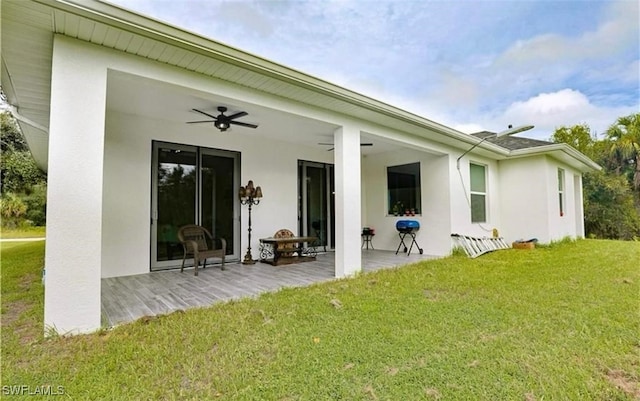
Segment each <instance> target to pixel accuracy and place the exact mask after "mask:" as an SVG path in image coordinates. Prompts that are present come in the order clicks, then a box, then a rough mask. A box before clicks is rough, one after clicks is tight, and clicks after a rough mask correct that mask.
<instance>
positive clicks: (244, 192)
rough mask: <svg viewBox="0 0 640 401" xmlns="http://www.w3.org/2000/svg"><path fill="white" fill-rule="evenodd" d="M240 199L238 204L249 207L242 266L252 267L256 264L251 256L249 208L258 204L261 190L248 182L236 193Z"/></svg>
mask: <svg viewBox="0 0 640 401" xmlns="http://www.w3.org/2000/svg"><path fill="white" fill-rule="evenodd" d="M238 196H239V197H240V204H242V205H249V242H248V244H247V254H246V255H244V260H243V261H242V264H243V265H252V264H254V263H256V261H255V260H253V257H252V256H251V206H253V205H257V204H258V203H260V198H262V189H261V188H260V187H254V186H253V181H251V180H250V181H249V183H248V184H247V186H246V187H240V191H239V192H238Z"/></svg>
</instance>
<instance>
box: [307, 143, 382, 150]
mask: <svg viewBox="0 0 640 401" xmlns="http://www.w3.org/2000/svg"><path fill="white" fill-rule="evenodd" d="M318 145H326V146H333V144H332V143H326V142H318ZM360 146H373V144H372V143H361V144H360ZM331 149H333V148H331Z"/></svg>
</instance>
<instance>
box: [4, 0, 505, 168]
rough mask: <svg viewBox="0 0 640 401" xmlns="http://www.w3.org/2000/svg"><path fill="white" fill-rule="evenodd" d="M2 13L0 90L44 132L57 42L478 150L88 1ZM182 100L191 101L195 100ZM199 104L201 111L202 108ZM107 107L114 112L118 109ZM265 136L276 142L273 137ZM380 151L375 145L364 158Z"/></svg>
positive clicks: (314, 82) (333, 90)
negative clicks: (66, 40) (71, 41)
mask: <svg viewBox="0 0 640 401" xmlns="http://www.w3.org/2000/svg"><path fill="white" fill-rule="evenodd" d="M1 7H2V10H1V15H2V87H3V90H4V92H5V94H6V95H7V98H8V101H9V103H10V104H11V105H13V106H15V107H16V108H17V109H18V112H19V113H20V114H21V115H22V116H24V117H25V118H26V119H28V120H31V121H33V122H35V123H36V125H38V126H41V127H44V128H45V129H47V128H48V126H49V102H50V97H51V96H50V87H51V60H52V52H53V36H54V34H59V35H65V36H69V37H72V38H76V39H79V40H83V41H86V42H89V43H94V44H98V45H101V46H103V47H105V48H112V49H116V50H119V51H123V52H126V53H130V54H135V55H137V56H139V57H144V58H147V59H150V60H154V61H158V62H161V63H165V64H168V65H174V66H177V67H179V68H183V69H185V70H188V71H193V72H196V73H199V74H202V75H204V76H210V77H214V78H216V79H221V80H224V81H226V82H230V83H233V84H237V85H241V86H244V87H247V88H250V89H253V90H258V91H263V92H267V93H269V94H272V95H275V96H280V97H282V98H286V99H291V100H293V101H296V102H300V103H304V104H308V105H310V106H313V107H319V108H321V109H325V110H329V111H333V112H338V113H341V114H345V115H348V116H351V117H354V118H358V119H362V120H364V121H369V122H371V123H373V124H379V125H380V126H386V127H389V128H391V129H395V130H399V131H403V132H406V133H408V134H411V135H415V136H416V137H419V138H424V139H427V140H429V141H435V142H439V143H443V144H448V145H452V146H455V147H458V148H465V147H466V146H467V144H473V143H476V142H477V139H476V138H472V137H471V136H470V135H467V134H464V133H461V132H459V131H456V130H454V129H452V128H449V127H446V126H444V125H441V124H438V123H435V122H433V121H430V120H428V119H425V118H422V117H420V116H417V115H414V114H412V113H409V112H407V111H404V110H401V109H398V108H395V107H393V106H390V105H388V104H386V103H383V102H380V101H377V100H375V99H371V98H368V97H366V96H363V95H360V94H358V93H355V92H352V91H350V90H348V89H345V88H342V87H339V86H337V85H333V84H330V83H328V82H326V81H323V80H321V79H318V78H315V77H312V76H309V75H307V74H304V73H302V72H299V71H296V70H293V69H290V68H287V67H284V66H282V65H279V64H276V63H273V62H270V61H268V60H265V59H262V58H260V57H257V56H254V55H251V54H248V53H246V52H243V51H240V50H237V49H234V48H231V47H229V46H226V45H224V44H221V43H218V42H214V41H212V40H210V39H207V38H204V37H202V36H199V35H196V34H193V33H190V32H187V31H184V30H182V29H179V28H176V27H173V26H169V25H167V24H164V23H162V22H159V21H155V20H152V19H149V18H146V17H143V16H140V15H138V14H135V13H131V12H129V11H127V10H124V9H122V8H119V7H115V6H113V5H110V4H107V3H103V2H99V1H94V0H66V1H61V0H32V1H24V0H3V1H2V3H1ZM116 85H117V83H116ZM113 90H114V91H116V90H118V89H117V88H113ZM186 96H194V97H198V95H196V94H192V95H186ZM147 99H148V98H147ZM191 100H193V99H192V98H188V97H186V98H185V97H181V96H180V94H178V95H177V96H175V102H176V104H174V106H176V107H175V108H174V109H173V110H175V111H176V113H178V112H179V111H180V110H182V111H184V113H188V110H189V109H190V108H192V107H194V106H193V105H192V104H191V103H190V102H189V101H191ZM201 100H204V101H210V102H211V106H213V105H215V104H216V103H218V102H219V103H227V104H228V106H230V109H232V108H233V107H234V106H235V107H238V108H239V109H240V108H241V109H243V110H246V111H248V112H249V113H250V116H249V117H250V118H252V119H253V118H255V120H254V121H255V122H259V123H260V124H261V126H264V127H265V130H267V129H269V127H274V126H275V122H276V121H278V122H279V124H280V125H279V127H282V124H288V125H287V127H288V128H295V127H296V126H299V125H300V124H303V125H305V127H307V128H308V131H309V132H313V135H311V136H310V137H308V138H304V139H297V138H293V137H290V136H287V137H286V138H282V139H283V140H287V141H296V140H306V141H308V143H309V144H310V143H317V142H324V141H328V140H330V139H331V137H332V133H333V130H332V129H331V128H332V127H331V126H330V125H328V124H319V123H318V122H314V121H311V120H305V119H301V118H300V117H296V116H292V115H283V114H281V113H271V112H272V111H271V110H269V109H266V108H263V109H259V108H256V107H253V108H252V107H251V105H247V104H241V103H239V102H236V101H233V100H232V99H215V98H204V99H201ZM204 101H203V103H202V106H201V107H203V108H205V107H204V106H206V104H205V103H206V102H204ZM177 102H182V103H181V104H180V105H179V106H180V107H177V106H178V104H177ZM137 106H138V109H135V108H134V107H129V108H128V110H131V111H132V112H133V113H140V114H141V115H148V116H149V117H158V115H157V113H155V112H154V111H153V110H145V109H143V108H142V107H143V106H141V105H137ZM195 106H197V104H196V105H195ZM112 107H114V110H115V107H118V106H117V105H112ZM172 115H173V117H174V119H175V121H187V120H188V119H189V117H190V116H189V114H180V115H178V114H172ZM20 126H21V128H22V130H23V132H24V134H25V136H26V138H27V141H28V143H29V145H30V148H31V151H32V153H33V155H34V157H35V158H36V160H37V162H38V164H39V165H40V166H41V167H43V168H46V165H47V152H48V133H47V132H46V130H41V129H38V128H35V127H34V126H33V125H30V124H27V123H25V122H24V121H23V122H21V123H20ZM314 130H317V132H314ZM280 131H281V132H282V131H286V132H293V131H292V130H282V129H281V130H280ZM268 134H270V135H271V134H272V135H278V133H277V132H275V131H274V132H269V133H268ZM363 141H368V142H369V141H371V142H375V141H376V139H375V138H369V137H366V138H363ZM396 146H397V145H396ZM482 148H487V149H491V150H492V151H493V152H497V153H498V154H504V155H506V154H507V153H506V151H504V150H503V149H501V148H499V147H497V146H495V145H491V144H483V145H482ZM382 149H383V148H382V142H380V144H376V145H375V146H374V147H373V148H369V149H365V150H364V152H376V151H381V150H382Z"/></svg>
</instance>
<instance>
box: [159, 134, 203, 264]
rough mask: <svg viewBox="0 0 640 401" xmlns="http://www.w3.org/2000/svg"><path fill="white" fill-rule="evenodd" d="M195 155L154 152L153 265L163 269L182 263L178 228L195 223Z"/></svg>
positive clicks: (163, 149)
mask: <svg viewBox="0 0 640 401" xmlns="http://www.w3.org/2000/svg"><path fill="white" fill-rule="evenodd" d="M196 161H197V154H196V152H195V151H189V150H187V149H184V148H183V149H180V148H179V147H175V146H174V147H159V148H157V164H156V166H155V167H156V185H157V190H156V194H157V195H156V208H155V210H156V213H155V221H154V222H153V223H155V224H154V225H153V228H154V229H155V230H154V231H155V237H156V241H155V245H156V246H155V262H156V264H159V265H165V266H166V265H167V263H163V262H169V261H175V260H181V259H182V245H181V244H180V243H179V242H178V228H179V227H181V226H183V225H185V224H193V223H195V222H196V207H197V188H196V179H197V177H196Z"/></svg>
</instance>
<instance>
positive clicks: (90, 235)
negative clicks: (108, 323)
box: [44, 37, 126, 334]
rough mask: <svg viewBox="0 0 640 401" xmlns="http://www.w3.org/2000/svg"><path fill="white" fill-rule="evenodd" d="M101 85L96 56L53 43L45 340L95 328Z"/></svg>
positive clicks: (58, 40) (104, 80)
mask: <svg viewBox="0 0 640 401" xmlns="http://www.w3.org/2000/svg"><path fill="white" fill-rule="evenodd" d="M106 85H107V69H106V66H105V65H101V64H100V58H99V57H97V58H94V57H92V55H91V52H90V51H78V50H77V48H74V46H73V43H72V42H70V41H69V40H67V39H64V38H62V39H61V38H60V37H56V38H55V39H54V51H53V63H52V78H51V115H50V125H49V163H48V185H47V188H48V193H47V241H46V254H45V269H46V276H45V277H46V278H45V297H44V324H45V333H46V332H47V331H48V330H50V329H54V330H56V332H57V333H59V334H77V333H84V332H90V331H94V330H96V329H98V328H100V272H101V258H102V252H101V250H102V182H103V159H104V127H105V105H106ZM124 196H126V195H124ZM114 218H117V217H116V216H114Z"/></svg>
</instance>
